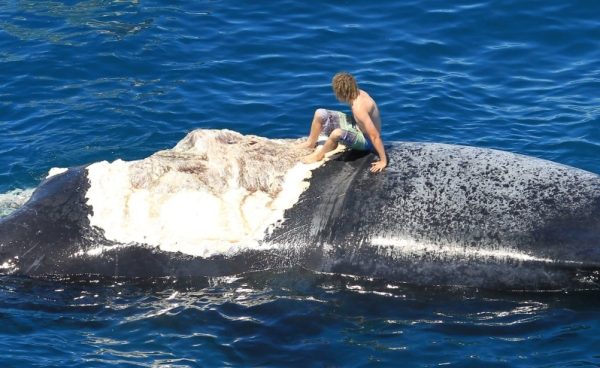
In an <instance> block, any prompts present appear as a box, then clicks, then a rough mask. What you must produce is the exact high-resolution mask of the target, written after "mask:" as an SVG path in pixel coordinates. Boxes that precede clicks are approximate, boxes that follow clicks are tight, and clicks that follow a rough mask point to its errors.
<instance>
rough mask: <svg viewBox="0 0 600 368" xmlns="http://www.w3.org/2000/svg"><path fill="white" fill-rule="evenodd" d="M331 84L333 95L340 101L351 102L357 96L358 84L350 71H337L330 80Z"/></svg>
mask: <svg viewBox="0 0 600 368" xmlns="http://www.w3.org/2000/svg"><path fill="white" fill-rule="evenodd" d="M331 86H332V87H333V92H334V93H335V97H337V99H338V100H340V101H342V102H346V103H351V102H352V101H354V99H355V98H356V97H358V85H357V84H356V80H355V79H354V77H353V76H352V74H350V73H346V72H340V73H337V74H336V75H335V76H334V77H333V80H332V81H331Z"/></svg>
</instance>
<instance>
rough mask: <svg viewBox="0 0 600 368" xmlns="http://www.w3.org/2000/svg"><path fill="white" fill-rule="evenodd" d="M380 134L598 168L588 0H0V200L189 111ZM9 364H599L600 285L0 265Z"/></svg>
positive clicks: (598, 114)
mask: <svg viewBox="0 0 600 368" xmlns="http://www.w3.org/2000/svg"><path fill="white" fill-rule="evenodd" d="M340 70H346V71H349V72H352V73H354V74H355V75H356V77H357V79H358V81H359V84H360V85H361V87H362V88H363V89H365V90H367V91H368V92H369V93H370V94H371V95H372V96H373V97H374V98H375V99H376V100H377V102H378V104H379V107H380V109H381V113H382V118H383V133H382V136H383V139H384V141H387V142H391V141H399V140H404V141H431V142H444V143H454V144H466V145H474V146H480V147H490V148H497V149H501V150H506V151H511V152H516V153H521V154H526V155H531V156H534V157H540V158H544V159H549V160H553V161H556V162H560V163H564V164H568V165H571V166H575V167H578V168H582V169H585V170H588V171H591V172H594V173H598V174H600V159H599V157H600V94H599V92H600V3H598V2H597V1H591V0H589V1H583V0H579V1H555V0H552V1H544V2H541V1H526V2H523V1H514V0H512V1H511V0H506V1H499V2H492V1H403V2H393V1H382V2H364V1H361V2H341V1H333V2H293V1H287V0H284V1H280V2H273V3H269V4H267V3H262V4H261V3H246V4H242V3H239V2H228V1H187V2H184V1H124V0H121V1H108V0H88V1H72V0H71V1H58V0H56V1H29V0H3V1H0V216H2V215H5V214H6V213H8V212H10V211H11V210H13V209H14V208H16V207H18V205H19V204H20V203H22V201H23V200H25V199H26V198H27V196H28V193H30V192H31V189H32V188H34V187H35V186H36V185H37V184H38V183H39V182H40V181H41V180H42V179H43V178H44V177H45V175H46V174H47V172H48V170H49V169H50V168H52V167H72V166H78V165H84V164H88V163H91V162H95V161H100V160H109V161H110V160H114V159H117V158H121V159H124V160H133V159H139V158H143V157H146V156H148V155H150V154H152V153H153V152H156V151H157V150H160V149H164V148H169V147H172V146H173V145H174V144H175V143H176V142H177V141H179V140H180V139H181V138H183V136H184V135H185V134H186V133H187V132H189V131H190V130H192V129H195V128H217V129H222V128H227V129H232V130H235V131H238V132H241V133H244V134H257V135H262V136H265V137H269V138H296V137H301V136H303V135H305V134H306V133H307V132H308V125H309V123H310V119H311V117H312V114H313V112H314V110H315V109H316V108H318V107H327V108H333V109H344V108H345V107H344V106H342V105H340V104H339V103H338V102H337V101H336V100H335V98H334V96H333V94H332V92H331V87H330V80H331V77H332V76H333V74H334V73H335V72H337V71H340ZM0 322H1V323H0V348H1V349H0V351H1V352H0V365H1V366H2V367H23V366H44V367H46V366H60V367H95V366H119V367H121V366H123V367H129V366H131V367H133V366H225V365H237V366H420V367H432V366H446V365H449V366H459V367H463V366H470V367H482V366H485V367H489V366H498V367H538V366H542V367H563V366H577V367H598V366H600V338H599V337H598V334H597V331H598V328H600V294H598V292H591V291H584V290H583V291H564V290H562V291H561V290H557V291H553V292H519V291H514V292H506V291H503V292H499V291H494V290H479V289H469V288H460V287H441V286H431V287H427V288H424V287H416V286H412V285H409V284H393V283H388V282H386V281H385V280H371V279H356V278H352V277H347V276H338V275H324V274H315V273H312V272H308V271H306V270H302V269H298V270H289V271H286V272H283V271H282V272H262V273H253V274H247V275H239V276H236V277H230V278H217V279H201V280H174V279H156V280H107V279H95V278H90V279H42V280H40V279H30V278H23V277H14V276H2V277H0Z"/></svg>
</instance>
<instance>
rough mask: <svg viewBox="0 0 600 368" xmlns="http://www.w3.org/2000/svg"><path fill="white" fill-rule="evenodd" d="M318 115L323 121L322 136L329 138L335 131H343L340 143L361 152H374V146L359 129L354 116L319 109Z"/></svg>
mask: <svg viewBox="0 0 600 368" xmlns="http://www.w3.org/2000/svg"><path fill="white" fill-rule="evenodd" d="M317 114H318V115H319V117H320V118H321V119H322V121H323V131H322V134H324V135H326V136H329V135H330V134H331V132H333V131H334V129H337V128H339V129H341V130H342V136H341V138H340V143H341V144H343V145H345V146H346V147H349V148H351V149H355V150H359V151H373V150H374V148H373V144H372V143H371V141H369V140H368V139H367V137H365V135H364V133H363V132H362V131H361V130H360V129H358V127H357V126H356V122H355V121H354V118H353V117H352V115H348V114H344V113H343V112H340V111H334V110H326V109H318V110H317Z"/></svg>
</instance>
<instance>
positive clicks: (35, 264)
mask: <svg viewBox="0 0 600 368" xmlns="http://www.w3.org/2000/svg"><path fill="white" fill-rule="evenodd" d="M44 258H46V255H45V254H42V255H40V256H39V257H37V258H36V259H35V261H33V263H32V264H31V265H30V266H29V267H28V268H27V270H25V273H27V274H31V273H35V271H36V270H37V269H38V268H39V267H40V265H41V264H42V261H43V260H44Z"/></svg>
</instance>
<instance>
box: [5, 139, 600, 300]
mask: <svg viewBox="0 0 600 368" xmlns="http://www.w3.org/2000/svg"><path fill="white" fill-rule="evenodd" d="M386 152H387V153H388V160H389V166H388V168H387V169H386V171H385V172H384V173H380V174H372V173H370V172H369V170H368V168H369V166H370V163H371V162H372V160H373V158H374V157H373V156H372V155H362V156H360V155H359V154H357V153H355V152H350V153H348V154H344V155H342V156H340V157H339V158H338V159H335V160H332V161H330V162H328V163H327V164H326V165H325V166H323V167H321V168H319V169H317V170H315V171H314V172H313V177H312V179H311V180H310V187H309V189H308V190H307V191H306V192H304V193H303V194H302V196H301V197H300V201H299V202H298V203H297V204H296V205H295V206H294V207H293V208H291V209H289V210H288V211H286V213H285V217H286V219H285V221H284V222H283V223H282V224H281V225H280V226H278V227H277V228H276V229H275V230H274V231H273V232H272V233H271V234H269V236H268V237H267V239H266V241H265V242H266V243H268V244H270V245H273V244H276V245H277V246H278V247H277V248H276V249H270V250H265V251H246V252H242V253H239V254H236V255H230V256H216V257H211V258H206V259H204V258H199V257H192V256H187V255H183V254H180V253H169V252H162V251H160V250H157V249H156V248H150V247H144V246H142V245H137V246H130V247H125V248H119V249H117V250H113V251H107V252H104V253H103V254H102V255H99V256H87V255H78V256H77V255H74V254H76V253H77V252H78V251H79V250H83V251H85V250H86V249H88V248H90V247H91V246H96V245H98V244H106V245H110V242H108V241H107V240H106V239H104V237H103V235H102V232H101V231H100V230H98V229H95V228H91V227H90V225H89V221H88V220H87V215H88V214H89V213H90V211H91V209H90V208H89V207H88V206H87V205H86V204H85V198H84V197H85V192H86V191H87V186H89V184H88V182H87V178H86V176H85V173H86V171H85V170H83V169H81V168H78V169H71V170H69V171H68V172H67V173H65V174H62V175H58V176H56V177H53V178H51V179H50V180H48V181H47V182H45V183H43V184H42V185H40V187H39V188H38V190H37V191H36V193H35V194H34V196H33V198H32V199H31V200H30V201H29V202H28V203H27V204H26V205H25V206H24V207H23V208H22V209H21V210H19V211H17V212H16V213H14V214H12V215H11V216H9V217H8V218H5V219H2V220H0V264H2V263H5V262H9V263H11V262H12V263H11V264H12V265H13V266H14V267H13V271H12V272H14V273H18V274H29V275H44V274H61V275H64V274H100V275H106V276H136V277H137V276H221V275H232V274H236V273H240V272H246V271H252V270H261V269H266V268H280V267H290V266H302V267H306V268H308V269H311V270H315V271H324V272H333V273H344V274H351V275H361V276H375V277H382V278H386V279H389V280H396V281H403V282H410V283H416V284H428V285H429V284H445V285H448V284H450V285H467V286H477V287H488V288H509V289H556V288H595V289H597V288H599V287H600V286H599V285H600V283H599V282H598V279H599V277H600V177H599V176H598V175H595V174H592V173H589V172H586V171H583V170H578V169H575V168H572V167H568V166H564V165H559V164H556V163H552V162H549V161H545V160H540V159H535V158H531V157H525V156H521V155H515V154H511V153H507V152H502V151H496V150H489V149H481V148H473V147H463V146H452V145H444V144H433V143H396V144H394V145H392V146H390V147H386ZM405 239H410V242H409V243H410V244H413V243H416V244H418V246H417V247H416V248H415V249H412V248H410V246H408V247H407V245H406V243H403V240H405ZM387 241H389V244H387V243H386V242H387ZM411 242H412V243H411ZM448 249H451V251H448ZM17 257H18V258H17Z"/></svg>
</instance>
